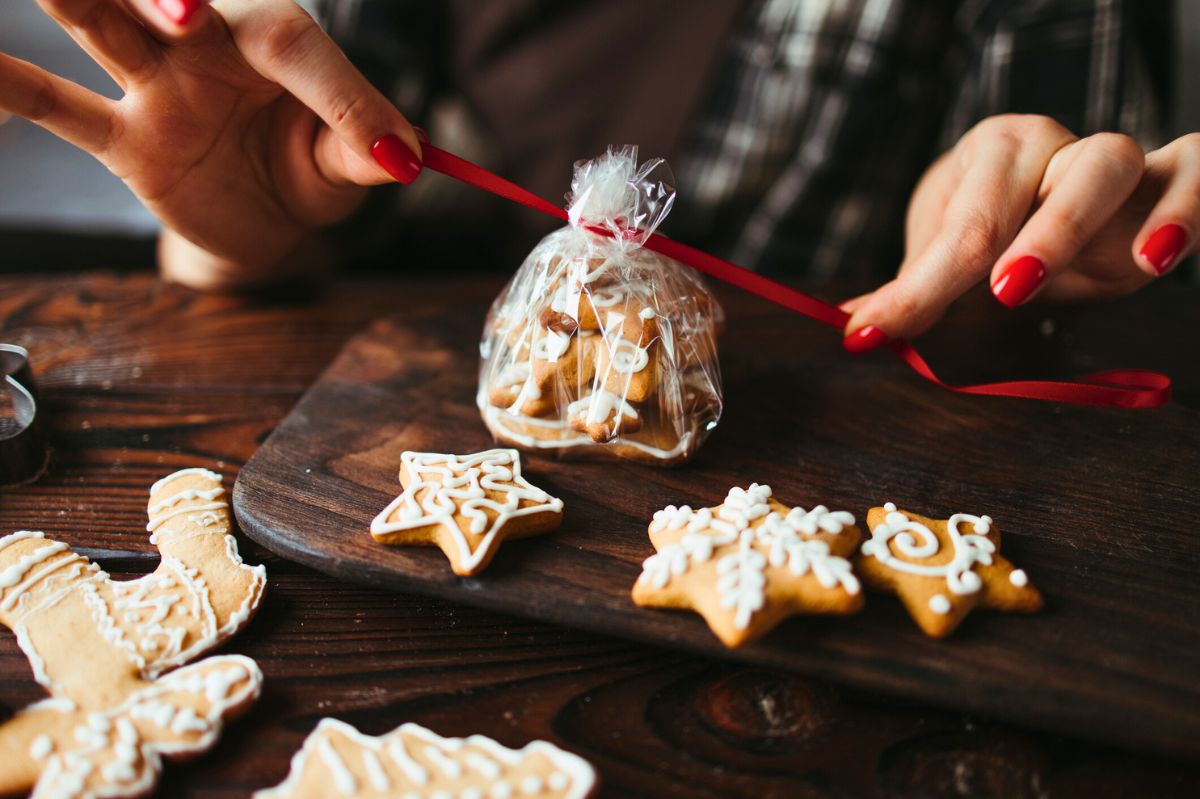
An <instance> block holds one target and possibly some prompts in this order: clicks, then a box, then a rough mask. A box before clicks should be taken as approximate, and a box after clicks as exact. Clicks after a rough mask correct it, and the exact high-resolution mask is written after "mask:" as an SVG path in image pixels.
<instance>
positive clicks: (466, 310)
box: [234, 298, 1200, 755]
mask: <svg viewBox="0 0 1200 799" xmlns="http://www.w3.org/2000/svg"><path fill="white" fill-rule="evenodd" d="M435 305H436V304H435ZM483 311H484V308H483V307H482V306H478V307H470V306H464V307H463V308H461V309H460V312H459V313H457V314H455V315H453V316H449V317H448V316H446V315H445V314H441V313H430V314H407V315H405V316H404V317H390V318H386V319H384V320H381V321H379V322H378V323H376V324H375V325H374V326H373V327H372V328H371V329H370V330H369V331H367V332H365V333H363V334H361V335H359V336H357V337H355V338H354V339H353V340H352V341H351V342H350V343H349V344H348V345H347V347H346V348H345V349H344V350H343V351H342V353H341V355H339V357H338V358H337V360H336V361H334V363H333V365H332V366H331V367H330V368H329V370H328V371H326V372H325V373H324V374H323V375H322V376H321V377H320V378H319V379H318V381H317V383H316V384H315V385H314V387H313V388H312V389H311V390H310V391H309V392H308V393H307V394H306V395H305V397H304V398H303V399H302V400H301V401H300V402H299V403H298V404H297V406H296V408H295V410H294V411H292V413H291V414H290V415H289V416H288V418H287V419H285V420H284V422H283V424H281V425H280V427H279V428H278V429H277V430H276V431H275V432H274V433H273V434H272V436H271V437H270V438H269V439H268V440H267V441H266V442H265V444H264V445H263V447H262V448H261V449H260V450H259V451H258V453H257V454H256V455H255V456H254V457H253V458H252V459H251V461H250V462H249V463H248V464H247V466H246V467H245V468H244V469H243V470H242V472H241V475H240V477H239V480H238V485H237V488H236V490H235V492H234V508H235V511H236V513H237V515H238V519H239V522H240V524H241V525H242V528H243V529H244V530H245V531H246V532H247V534H249V535H250V536H251V537H252V538H254V539H255V540H257V541H258V542H259V543H261V544H263V545H264V546H267V547H268V548H270V549H272V550H274V551H275V552H277V553H279V554H282V555H284V556H286V557H289V558H293V559H296V560H298V561H300V562H303V563H305V564H307V565H309V566H312V567H314V568H317V569H319V570H321V571H325V572H327V573H329V574H332V575H335V576H337V577H340V578H342V579H346V580H353V581H357V582H361V583H364V584H367V585H374V586H379V587H385V588H394V589H397V590H404V591H417V592H422V593H427V594H430V595H432V596H437V597H440V598H444V599H449V600H453V601H457V602H463V603H467V604H472V605H477V606H480V607H483V608H487V609H496V610H501V611H504V612H506V613H513V614H521V615H527V616H530V617H532V618H536V619H540V620H543V621H549V622H552V623H556V624H562V625H566V626H571V627H579V628H583V629H587V630H591V631H594V632H597V633H602V634H608V635H620V636H628V637H631V638H636V639H640V640H643V641H646V642H653V643H658V644H667V645H670V646H673V647H678V648H681V649H685V650H688V651H692V652H698V653H703V654H705V655H709V656H713V657H721V658H729V659H734V660H739V661H743V662H748V663H752V664H755V665H759V666H770V667H775V668H785V669H793V670H796V671H798V672H801V673H804V674H807V675H810V676H817V677H820V678H823V679H831V680H837V681H841V682H845V683H850V684H854V685H858V686H863V687H871V688H876V689H881V690H886V691H889V692H892V693H895V694H899V695H903V696H907V697H910V698H917V699H920V700H922V701H927V702H932V703H937V704H942V705H946V706H952V707H956V708H959V709H969V710H972V711H976V712H982V713H988V714H993V715H996V716H999V717H1003V718H1007V719H1010V720H1013V721H1018V722H1022V723H1027V724H1033V725H1039V726H1045V727H1048V728H1051V729H1054V730H1058V731H1063V732H1067V733H1072V734H1077V735H1088V736H1095V737H1098V738H1102V739H1105V740H1109V741H1116V742H1120V743H1126V744H1140V745H1143V746H1151V747H1155V748H1162V749H1165V750H1173V751H1176V752H1181V753H1186V754H1191V755H1196V754H1200V713H1197V712H1196V711H1197V709H1198V708H1200V684H1197V682H1196V680H1195V676H1196V675H1197V674H1200V619H1197V617H1196V616H1195V615H1194V614H1190V613H1181V612H1179V610H1180V609H1181V608H1187V607H1195V606H1196V604H1197V601H1198V600H1200V582H1198V581H1197V580H1196V579H1195V574H1196V572H1197V567H1200V541H1198V540H1197V539H1196V538H1195V536H1194V535H1192V534H1191V532H1190V531H1189V526H1188V525H1187V524H1183V523H1181V520H1182V519H1188V518H1195V517H1196V516H1197V514H1198V513H1200V497H1197V492H1196V487H1195V484H1194V476H1195V475H1196V474H1200V450H1198V449H1197V448H1196V447H1195V446H1189V445H1187V444H1185V443H1184V442H1195V441H1196V440H1198V439H1200V416H1198V415H1197V413H1196V412H1195V411H1194V410H1189V409H1186V408H1183V407H1180V406H1172V407H1167V408H1163V409H1159V410H1156V411H1153V412H1140V413H1139V412H1128V411H1117V410H1107V409H1096V408H1082V407H1064V406H1055V405H1048V404H1042V403H1034V402H1018V401H1004V400H1000V401H980V400H979V399H977V398H970V397H961V396H954V395H950V394H948V393H946V392H944V391H941V390H939V389H936V388H934V387H931V386H929V385H927V384H924V383H922V382H920V381H918V380H917V379H915V378H914V377H913V376H912V375H911V374H909V373H907V372H906V371H904V370H903V369H898V368H897V365H896V363H894V362H892V361H889V360H887V359H885V358H884V357H882V356H880V357H879V358H875V359H865V360H861V361H847V360H846V359H845V356H843V355H842V354H841V353H840V352H831V351H830V350H831V347H830V345H831V344H834V345H836V340H835V341H833V342H831V341H830V339H831V338H832V337H830V336H811V337H804V338H801V337H799V336H798V335H797V334H798V333H799V332H800V331H801V330H802V329H804V328H803V325H804V323H803V322H802V321H801V320H799V319H795V318H790V317H789V316H788V315H787V314H786V313H785V312H782V311H775V310H773V309H770V308H765V307H764V306H763V305H762V304H761V303H758V302H754V301H749V300H746V299H744V298H734V299H733V302H732V304H731V305H730V307H729V323H728V328H729V334H728V335H727V336H726V337H725V339H724V341H723V342H722V363H723V364H724V367H725V387H726V399H727V411H726V415H725V418H724V420H723V422H722V425H721V427H720V428H719V429H718V431H717V432H716V433H715V434H714V435H713V437H712V439H711V440H710V441H709V443H708V444H707V445H706V446H705V447H704V449H703V450H702V451H701V454H700V455H699V457H698V458H697V459H696V460H695V462H694V463H692V464H690V465H688V466H686V467H682V468H677V469H672V470H658V469H654V468H652V467H647V466H643V465H639V464H634V463H622V464H618V465H612V464H607V463H579V462H555V461H552V460H548V459H546V458H545V457H541V456H539V455H536V454H534V455H529V456H526V458H525V459H524V461H523V462H524V469H525V473H526V475H527V476H528V477H530V479H531V480H533V481H534V482H535V484H537V485H539V486H541V487H543V488H545V489H546V490H548V491H549V492H550V493H551V494H553V495H555V496H558V497H560V498H562V499H563V501H564V502H565V506H566V510H565V519H564V524H563V528H562V530H561V531H559V532H558V533H556V534H555V535H553V536H551V537H548V538H541V539H536V540H530V541H522V542H513V543H508V544H505V545H504V546H503V547H502V548H501V550H500V552H499V554H498V555H497V557H496V559H495V561H494V562H493V563H492V565H491V566H490V567H489V568H488V569H487V570H486V571H485V572H483V573H482V574H481V575H477V576H476V577H474V578H458V577H456V576H454V575H453V574H452V573H451V572H450V570H449V568H448V567H447V565H446V562H445V558H444V556H442V555H441V553H439V552H437V551H436V550H432V549H424V548H419V549H417V548H403V547H387V546H381V545H379V544H377V543H376V542H375V541H373V540H372V538H371V537H370V536H369V535H368V534H367V528H368V525H369V523H370V520H371V518H372V517H373V516H374V515H375V513H376V512H378V510H379V509H380V508H382V507H383V506H384V505H386V504H387V503H388V501H389V500H390V498H391V497H392V496H394V495H395V494H396V493H398V491H399V488H398V486H397V485H396V476H395V475H396V471H397V469H398V464H399V460H400V453H401V452H402V451H403V450H417V451H432V452H455V453H469V452H474V451H477V450H480V449H483V448H486V447H488V446H490V445H491V440H490V437H489V435H488V433H487V432H486V430H485V429H484V427H483V425H482V424H481V423H480V421H479V414H478V411H477V410H476V408H475V404H474V397H475V389H476V369H477V360H478V355H477V341H478V336H479V327H480V320H481V319H482V315H483ZM1181 321H1182V320H1181ZM791 331H796V332H795V333H791ZM1052 346H1053V344H1050V345H1047V344H1046V342H1044V341H1039V340H1035V341H1033V342H1030V343H1028V344H1027V345H1026V351H1027V352H1028V353H1029V354H1030V355H1031V356H1033V355H1036V353H1037V350H1044V349H1049V348H1051V347H1052ZM1123 348H1124V349H1125V350H1126V351H1128V349H1129V345H1128V344H1125V345H1123ZM751 481H756V482H763V483H768V484H770V485H771V486H772V487H773V488H774V489H775V495H776V497H777V498H779V499H780V500H782V501H784V502H787V503H789V504H798V505H803V506H805V507H812V506H813V505H816V504H818V503H820V504H826V505H828V506H830V507H831V508H837V509H849V510H851V511H852V512H854V513H855V514H856V516H857V517H858V518H859V519H860V520H861V519H865V516H866V511H867V509H868V508H869V507H871V506H873V505H882V504H883V503H884V502H885V501H889V500H891V501H895V502H896V503H897V504H899V505H901V506H902V507H905V508H908V509H910V510H914V511H916V512H918V513H925V514H928V515H932V516H936V517H939V518H945V517H946V516H948V515H950V514H951V513H954V512H960V511H961V512H967V513H975V514H989V515H991V516H992V517H994V518H995V519H996V522H997V525H998V527H999V529H1000V531H1001V534H1002V537H1003V545H1002V547H1003V552H1004V554H1005V555H1006V556H1007V557H1008V558H1009V559H1010V560H1012V561H1013V562H1014V563H1015V564H1017V565H1018V566H1019V567H1021V568H1024V569H1025V570H1026V571H1027V572H1028V573H1029V574H1030V576H1031V579H1032V580H1033V582H1034V583H1035V585H1037V586H1038V587H1039V588H1040V589H1041V590H1042V591H1043V592H1044V594H1045V595H1046V598H1047V608H1046V610H1045V612H1042V613H1040V614H1037V615H1035V616H1032V617H1026V616H1012V615H1000V614H989V613H985V612H976V613H974V614H972V616H971V617H970V618H969V619H968V620H967V622H966V623H965V624H964V625H963V626H962V627H961V628H960V630H959V631H958V632H957V634H956V635H955V636H954V637H953V638H952V639H951V640H949V641H933V640H929V639H927V638H926V637H924V636H923V635H921V634H920V633H919V632H918V631H917V630H916V628H915V626H914V625H913V623H912V622H911V621H910V620H909V619H908V618H907V616H906V615H905V613H904V612H903V611H902V610H901V608H900V606H899V604H898V602H897V601H896V600H895V599H894V598H890V597H886V596H874V597H871V598H869V599H868V603H867V609H866V611H865V612H864V613H862V614H861V615H860V616H857V617H854V618H819V619H817V618H807V619H793V620H791V621H789V622H786V623H785V624H784V625H782V626H781V627H780V628H779V629H778V630H776V631H775V632H773V633H772V634H770V635H768V636H767V637H766V638H765V639H763V640H762V641H761V642H759V643H757V644H754V645H751V646H747V647H744V648H741V649H738V650H736V651H730V650H726V649H725V648H724V647H723V646H722V645H721V644H720V642H719V641H717V639H716V638H715V637H714V636H713V635H712V634H711V632H710V631H709V630H708V629H707V627H706V626H705V625H704V623H703V621H702V620H701V619H700V618H699V617H697V616H695V615H693V614H687V613H680V612H668V611H657V610H648V609H640V608H637V607H636V606H634V604H633V603H632V601H631V600H630V597H629V591H630V588H631V586H632V585H633V583H634V581H635V580H636V579H637V576H638V574H639V573H640V568H641V562H642V560H643V559H644V558H646V557H647V556H648V555H650V554H652V553H653V549H652V547H651V546H650V544H649V541H648V539H647V535H646V532H645V530H646V524H647V522H648V521H649V519H650V517H651V515H652V514H653V512H654V511H655V510H656V509H658V508H661V507H663V506H665V505H667V504H684V503H687V504H690V505H692V506H693V507H700V506H712V505H716V504H719V503H720V501H721V498H722V497H723V496H724V495H725V493H726V491H727V490H728V488H729V487H730V486H732V485H746V484H748V483H750V482H751Z"/></svg>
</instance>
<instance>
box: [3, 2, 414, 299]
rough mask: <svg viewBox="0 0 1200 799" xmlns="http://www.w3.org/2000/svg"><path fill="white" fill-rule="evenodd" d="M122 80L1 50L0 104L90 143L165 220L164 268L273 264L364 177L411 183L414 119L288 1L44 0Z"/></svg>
mask: <svg viewBox="0 0 1200 799" xmlns="http://www.w3.org/2000/svg"><path fill="white" fill-rule="evenodd" d="M38 2H39V3H40V4H41V6H42V7H43V9H45V11H46V12H47V13H48V14H49V15H50V16H51V17H53V18H54V19H55V21H57V22H58V23H59V24H60V25H61V26H62V27H63V28H64V29H65V30H66V31H67V33H69V34H70V35H71V37H72V38H74V39H75V41H76V42H78V43H79V45H80V46H81V47H82V48H83V49H84V50H86V51H87V52H88V53H89V54H90V55H91V56H92V58H94V59H95V60H96V62H97V63H98V64H100V66H101V67H103V68H104V70H105V71H106V72H108V74H109V75H111V76H112V77H113V79H114V80H115V81H116V82H117V84H118V85H120V87H121V89H122V90H123V91H124V96H123V97H122V98H121V99H120V100H109V99H106V98H104V97H101V96H99V95H97V94H94V93H92V92H90V91H88V90H86V89H84V88H82V87H80V86H78V85H76V84H74V83H71V82H70V81H67V80H64V79H63V78H60V77H58V76H56V75H52V74H50V73H48V72H46V71H44V70H42V69H39V68H38V67H36V66H34V65H32V64H28V63H26V62H24V61H19V60H17V59H14V58H11V57H8V56H6V55H4V54H0V111H8V112H11V113H13V114H16V115H18V116H22V117H25V118H26V119H29V120H31V121H33V122H35V123H37V124H38V125H41V126H42V127H44V128H46V129H48V130H50V131H52V132H53V133H55V134H57V135H59V136H61V137H62V138H64V139H66V140H67V141H69V142H71V143H73V144H75V145H77V146H79V147H81V148H82V149H84V150H86V151H87V152H89V153H91V154H92V155H93V156H95V157H96V158H97V159H99V160H100V161H101V163H103V164H104V165H105V166H106V167H108V168H109V170H111V171H112V172H113V174H115V175H117V176H118V177H120V178H121V179H122V180H124V181H125V183H126V184H127V185H128V186H129V187H130V188H131V189H132V190H133V192H134V193H135V194H136V195H137V196H138V198H139V199H141V200H142V202H143V203H145V204H146V206H147V207H148V208H149V209H150V210H151V211H152V212H153V213H154V214H155V215H156V216H157V217H158V218H159V219H160V220H162V222H163V224H164V225H165V226H166V228H167V230H166V231H165V232H164V236H163V240H162V242H161V247H160V252H161V253H162V256H163V264H162V265H163V269H164V271H165V272H167V273H168V274H170V275H172V276H174V277H176V278H177V279H181V280H183V282H188V283H191V284H192V285H197V286H200V287H208V288H213V287H226V286H236V285H246V284H252V283H255V282H261V281H263V280H268V279H272V278H274V277H276V276H277V275H278V272H279V269H280V264H281V262H283V261H284V259H285V258H286V257H287V256H288V255H289V254H290V253H291V252H292V251H293V250H295V249H296V248H297V246H298V245H299V244H300V242H301V241H302V239H303V238H304V237H305V235H306V233H308V232H309V231H311V230H313V229H315V228H319V227H322V226H325V225H329V224H332V223H334V222H337V221H339V220H341V219H343V218H345V217H346V216H348V215H349V214H350V213H351V212H352V211H353V210H354V209H355V208H356V207H357V206H358V204H359V202H360V201H361V200H362V197H363V195H364V192H365V189H364V188H362V187H364V186H370V185H374V184H379V183H386V182H388V181H390V180H393V179H395V180H398V181H400V182H402V183H408V182H410V181H412V180H413V179H414V178H415V177H416V176H417V174H418V173H419V172H420V168H421V163H420V156H419V153H420V151H421V150H420V144H419V142H418V140H417V136H416V134H415V133H414V131H413V128H412V126H411V125H409V123H408V122H407V120H405V119H404V117H403V116H402V115H401V114H400V113H399V112H398V111H397V110H396V109H395V108H394V107H393V106H392V104H391V103H389V102H388V101H387V99H386V98H384V96H383V95H382V94H380V93H379V92H378V91H376V90H375V89H374V88H373V87H372V86H371V85H370V84H369V83H368V82H367V80H366V79H365V78H364V77H363V76H362V75H361V74H360V73H359V72H358V71H357V70H356V69H355V68H354V67H353V66H352V65H351V64H350V62H349V61H348V60H347V59H346V57H345V55H343V53H342V52H341V51H340V50H339V49H338V47H337V46H336V45H335V44H334V43H333V42H332V41H331V40H330V39H329V38H328V37H327V36H326V35H325V34H324V33H323V32H322V31H321V29H320V28H319V27H318V26H317V24H316V23H315V22H314V21H313V20H312V18H310V17H309V16H308V15H307V14H306V13H305V12H304V11H303V9H301V8H300V7H299V6H297V5H296V4H295V3H293V2H292V1H291V0H217V2H215V3H214V4H213V6H212V7H211V8H209V7H208V6H206V5H204V3H203V2H202V0H38Z"/></svg>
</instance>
